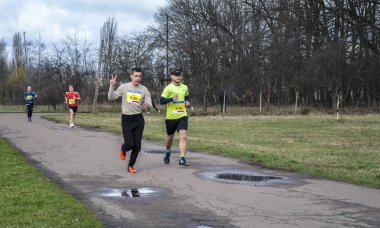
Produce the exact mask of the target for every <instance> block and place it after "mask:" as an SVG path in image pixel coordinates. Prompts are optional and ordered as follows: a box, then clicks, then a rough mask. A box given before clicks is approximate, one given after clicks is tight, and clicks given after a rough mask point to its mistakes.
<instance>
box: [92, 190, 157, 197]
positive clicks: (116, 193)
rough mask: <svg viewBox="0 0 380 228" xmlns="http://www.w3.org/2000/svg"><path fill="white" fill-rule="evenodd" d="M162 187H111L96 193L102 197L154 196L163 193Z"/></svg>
mask: <svg viewBox="0 0 380 228" xmlns="http://www.w3.org/2000/svg"><path fill="white" fill-rule="evenodd" d="M162 191H163V190H162V189H158V188H157V189H156V188H132V189H110V188H103V189H102V190H101V191H100V192H97V193H95V195H96V196H100V197H115V198H116V197H128V198H136V197H153V196H156V195H158V194H160V193H162Z"/></svg>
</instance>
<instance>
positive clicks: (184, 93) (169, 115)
mask: <svg viewBox="0 0 380 228" xmlns="http://www.w3.org/2000/svg"><path fill="white" fill-rule="evenodd" d="M181 74H182V71H181V70H180V69H176V68H174V69H171V71H170V77H171V79H172V83H170V84H169V85H167V86H166V87H165V89H164V91H163V92H162V95H161V99H160V103H161V104H166V120H165V123H166V133H167V136H166V155H165V158H164V163H165V164H169V163H170V154H171V147H172V144H173V138H174V133H175V131H178V132H179V135H180V142H179V154H180V159H179V165H181V166H188V165H189V164H188V163H187V161H186V159H185V152H186V143H187V128H188V117H187V111H186V107H190V102H189V89H188V87H187V86H186V85H184V84H182V83H181V82H182V75H181Z"/></svg>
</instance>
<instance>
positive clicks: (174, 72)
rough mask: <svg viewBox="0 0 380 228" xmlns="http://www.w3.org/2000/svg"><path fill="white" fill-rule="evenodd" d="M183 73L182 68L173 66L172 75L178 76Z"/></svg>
mask: <svg viewBox="0 0 380 228" xmlns="http://www.w3.org/2000/svg"><path fill="white" fill-rule="evenodd" d="M181 73H182V70H181V69H179V68H177V67H173V68H171V69H170V75H177V76H180V75H181Z"/></svg>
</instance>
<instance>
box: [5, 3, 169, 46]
mask: <svg viewBox="0 0 380 228" xmlns="http://www.w3.org/2000/svg"><path fill="white" fill-rule="evenodd" d="M165 5H166V0H0V10H1V11H0V39H5V41H6V42H7V46H11V45H12V37H13V35H14V34H15V33H16V32H20V33H22V32H25V35H26V39H27V40H31V41H37V40H38V36H39V34H41V39H42V42H44V43H46V44H48V45H49V44H51V43H52V42H59V40H60V39H61V38H64V37H65V35H71V34H74V32H75V31H77V34H78V36H79V37H80V38H83V37H86V38H87V39H88V40H92V41H98V40H99V33H100V28H101V27H102V25H103V23H104V22H105V21H106V20H107V19H108V18H109V17H114V18H115V19H116V21H117V24H118V34H119V35H125V34H126V33H129V32H141V31H143V30H144V29H145V28H146V27H147V26H149V25H153V24H154V14H155V13H156V12H157V11H158V8H159V7H163V6H165Z"/></svg>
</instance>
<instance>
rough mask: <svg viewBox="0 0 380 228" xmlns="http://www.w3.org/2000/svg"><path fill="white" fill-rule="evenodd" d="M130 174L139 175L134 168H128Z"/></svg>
mask: <svg viewBox="0 0 380 228" xmlns="http://www.w3.org/2000/svg"><path fill="white" fill-rule="evenodd" d="M128 172H130V173H137V170H136V169H134V168H133V167H132V166H128Z"/></svg>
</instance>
